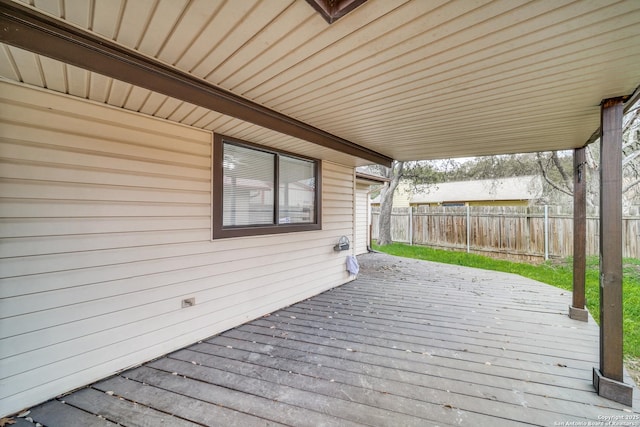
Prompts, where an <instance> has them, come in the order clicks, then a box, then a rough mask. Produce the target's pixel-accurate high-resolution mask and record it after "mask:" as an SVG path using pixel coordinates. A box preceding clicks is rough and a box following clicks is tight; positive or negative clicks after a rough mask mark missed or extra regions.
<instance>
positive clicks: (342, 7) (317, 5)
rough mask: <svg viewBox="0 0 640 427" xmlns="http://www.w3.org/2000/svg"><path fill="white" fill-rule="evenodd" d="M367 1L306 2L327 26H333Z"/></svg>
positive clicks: (333, 0) (326, 0)
mask: <svg viewBox="0 0 640 427" xmlns="http://www.w3.org/2000/svg"><path fill="white" fill-rule="evenodd" d="M366 1H367V0H307V3H309V4H310V5H311V7H313V8H314V9H315V10H316V12H318V13H319V14H320V16H322V17H323V18H324V20H325V21H327V23H329V24H333V23H334V22H336V21H337V20H338V19H340V18H342V17H343V16H345V15H346V14H347V13H349V12H351V11H352V10H354V9H355V8H356V7H358V6H360V5H361V4H363V3H365V2H366Z"/></svg>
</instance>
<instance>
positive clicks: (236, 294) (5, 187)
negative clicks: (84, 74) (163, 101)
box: [0, 82, 354, 415]
mask: <svg viewBox="0 0 640 427" xmlns="http://www.w3.org/2000/svg"><path fill="white" fill-rule="evenodd" d="M211 147H212V134H211V133H210V132H208V131H203V130H199V129H195V128H190V127H187V126H184V125H177V124H173V123H170V122H167V121H163V120H159V119H155V118H150V117H147V116H145V115H143V114H139V113H132V112H127V111H124V110H119V109H116V108H113V107H108V106H104V105H100V104H97V103H94V102H89V101H84V100H80V99H78V98H73V97H70V96H66V95H60V94H54V93H52V92H47V91H44V90H40V89H34V88H30V87H27V86H22V85H17V84H11V83H7V82H0V162H1V164H0V197H1V200H0V274H1V279H0V376H1V378H0V415H5V414H9V413H11V412H15V411H18V410H20V409H22V408H24V407H28V406H30V405H33V404H35V403H38V402H41V401H43V400H46V399H48V398H51V397H54V396H56V395H58V394H60V393H63V392H66V391H69V390H71V389H73V388H76V387H79V386H82V385H84V384H87V383H89V382H91V381H93V380H96V379H99V378H102V377H105V376H107V375H110V374H112V373H114V372H116V371H118V370H121V369H124V368H126V367H129V366H132V365H135V364H139V363H141V362H144V361H146V360H149V359H151V358H154V357H157V356H159V355H162V354H164V353H167V352H170V351H172V350H175V349H177V348H180V347H182V346H185V345H188V344H190V343H193V342H195V341H198V340H200V339H203V338H205V337H208V336H210V335H213V334H215V333H218V332H221V331H224V330H226V329H228V328H230V327H233V326H236V325H238V324H240V323H243V322H245V321H247V320H249V319H253V318H255V317H258V316H261V315H264V314H266V313H269V312H271V311H274V310H276V309H278V308H280V307H283V306H286V305H288V304H291V303H293V302H296V301H299V300H301V299H304V298H307V297H309V296H311V295H314V294H317V293H319V292H322V291H324V290H326V289H329V288H331V287H334V286H337V285H340V284H342V283H344V282H346V281H348V280H349V276H348V274H347V273H346V270H345V256H346V255H347V254H346V253H344V252H343V253H336V252H334V251H333V250H332V247H333V245H335V244H336V242H337V240H338V238H339V237H340V236H341V235H347V236H348V237H349V238H350V239H352V238H353V218H354V214H353V197H354V194H353V192H354V183H353V168H351V167H346V166H341V165H338V164H335V163H330V162H323V163H322V165H323V166H322V177H323V194H322V202H323V230H321V231H313V232H304V233H289V234H281V235H272V236H258V237H247V238H236V239H223V240H215V241H212V240H211V166H210V165H211ZM301 154H304V153H301ZM189 297H195V300H196V305H195V306H193V307H190V308H186V309H183V308H181V301H182V299H184V298H189Z"/></svg>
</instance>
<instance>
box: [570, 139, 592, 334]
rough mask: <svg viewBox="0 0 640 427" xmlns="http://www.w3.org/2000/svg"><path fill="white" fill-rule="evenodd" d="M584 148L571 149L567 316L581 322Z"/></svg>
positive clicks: (584, 237)
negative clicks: (570, 281)
mask: <svg viewBox="0 0 640 427" xmlns="http://www.w3.org/2000/svg"><path fill="white" fill-rule="evenodd" d="M585 152H586V148H585V147H581V148H576V149H575V150H573V298H572V305H571V307H570V309H569V317H571V318H572V319H576V320H581V321H583V322H586V321H588V319H589V316H588V314H587V310H585V308H584V305H585V287H584V286H585V274H586V273H585V272H586V253H587V168H586V154H585Z"/></svg>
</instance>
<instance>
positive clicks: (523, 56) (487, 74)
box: [0, 0, 640, 165]
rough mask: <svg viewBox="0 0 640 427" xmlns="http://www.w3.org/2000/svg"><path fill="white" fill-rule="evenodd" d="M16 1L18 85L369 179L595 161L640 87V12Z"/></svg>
mask: <svg viewBox="0 0 640 427" xmlns="http://www.w3.org/2000/svg"><path fill="white" fill-rule="evenodd" d="M357 3H360V2H357ZM0 5H1V9H0V10H1V12H2V13H1V14H0V17H1V18H2V24H3V27H4V29H5V31H2V32H1V34H0V41H2V42H3V43H2V44H0V76H2V77H4V78H7V79H11V80H16V81H22V82H25V83H28V84H32V85H37V86H41V87H46V88H49V89H51V90H55V91H60V92H65V93H69V94H71V95H74V96H79V97H82V98H88V99H91V100H93V101H97V102H104V103H108V104H111V105H115V106H118V107H122V108H126V109H130V110H135V111H140V112H142V113H144V114H149V115H153V116H157V117H161V118H166V119H168V120H172V121H175V122H180V123H185V124H188V125H191V126H196V127H200V128H205V129H211V130H214V131H216V132H219V133H224V134H227V135H229V136H232V137H236V138H245V139H250V140H251V141H253V142H256V143H261V144H265V145H270V146H274V147H278V148H281V149H285V150H288V151H304V152H305V153H307V154H308V155H311V156H315V157H318V158H323V159H335V158H337V157H336V156H337V154H339V153H340V152H346V153H347V154H348V156H350V157H348V158H350V159H351V160H350V161H351V162H352V163H353V164H354V165H362V164H367V163H372V162H378V163H387V162H388V161H390V159H398V160H416V159H435V158H446V157H457V156H476V155H489V154H500V153H514V152H532V151H543V150H552V149H553V150H558V149H571V148H576V147H580V146H583V145H584V144H585V142H586V141H587V140H589V137H590V136H591V135H592V134H593V133H594V131H595V130H596V129H597V128H598V126H599V124H600V122H599V116H600V108H599V104H600V102H601V100H603V99H606V98H613V97H620V96H622V97H626V96H630V95H632V94H633V93H634V91H635V89H636V87H637V86H638V84H640V49H638V46H640V25H638V22H640V3H638V2H637V1H635V0H625V1H619V2H611V1H609V0H600V1H593V2H585V1H568V0H562V1H541V2H540V1H524V0H523V1H518V0H509V1H489V0H481V1H472V2H470V1H453V2H451V1H444V0H434V1H416V0H413V1H411V0H385V1H367V2H364V3H363V4H361V5H359V6H358V7H357V8H355V9H354V10H352V11H350V12H349V13H348V14H346V15H345V16H342V17H340V19H339V20H337V21H335V22H333V23H332V24H329V23H328V22H327V21H326V20H325V19H324V18H323V17H322V16H321V15H320V14H318V13H317V11H316V9H314V8H313V7H312V6H311V5H310V4H308V3H307V2H305V1H302V0H286V1H277V2H274V1H260V0H243V1H242V2H234V1H223V0H216V1H213V0H206V1H205V0H203V1H198V0H193V1H188V0H172V1H165V0H140V1H125V0H114V1H101V0H60V1H34V0H23V1H11V0H2V1H1V2H0ZM40 14H42V15H40ZM34 16H37V17H39V18H38V19H41V18H42V19H44V21H38V23H35V22H36V21H37V20H36V19H34V18H33V17H34ZM25 17H26V18H25ZM42 22H45V24H43V23H42ZM62 28H63V29H64V30H65V31H72V32H73V31H76V30H77V31H76V32H75V33H73V34H72V35H69V34H70V33H69V32H66V33H64V34H63V32H62V31H61V29H62ZM30 31H34V33H33V34H36V33H37V34H40V35H39V36H38V38H35V39H34V37H32V36H33V34H31V33H29V32H30ZM27 33H29V35H28V36H26V37H25V39H26V41H25V40H20V37H21V36H24V35H25V34H27ZM41 37H44V38H41ZM29 41H31V42H29ZM69 46H74V49H80V50H69V49H68V48H69ZM82 49H84V50H82ZM109 49H112V50H109ZM65 50H66V54H65ZM32 52H35V53H32ZM78 52H84V53H83V54H78ZM114 52H118V53H117V54H114ZM96 55H97V56H96ZM100 55H102V56H100ZM98 56H100V57H101V58H102V59H101V60H97V59H96V58H97V57H98ZM134 57H135V58H136V60H135V61H134V60H133V59H132V58H134ZM52 58H53V59H52ZM156 66H158V67H159V70H160V72H159V73H158V74H157V76H162V77H167V76H170V75H173V76H174V77H175V76H178V77H180V79H182V80H183V82H186V83H185V85H183V86H180V87H177V88H174V89H171V88H169V87H168V85H166V84H164V85H159V86H157V87H156V86H154V85H153V84H151V83H152V82H153V80H154V79H151V78H147V79H145V78H144V77H141V76H144V75H145V73H146V74H147V75H150V74H149V73H150V70H151V69H152V68H153V67H156ZM128 67H133V68H131V69H137V71H139V73H136V72H131V69H130V68H128ZM192 90H193V92H194V93H195V94H196V95H194V96H191V95H193V94H191V95H189V93H190V91H192ZM197 94H200V95H202V96H197ZM216 96H217V97H218V98H217V99H218V101H216V102H213V101H211V100H212V99H213V98H215V97H216ZM223 98H224V99H223ZM223 101H224V102H223ZM229 102H230V103H229ZM247 115H249V116H250V119H249V120H248V119H247V117H248V116H247ZM251 118H255V119H254V120H251ZM309 141H311V142H313V143H310V142H309ZM340 158H341V159H342V160H343V161H344V154H342V157H340Z"/></svg>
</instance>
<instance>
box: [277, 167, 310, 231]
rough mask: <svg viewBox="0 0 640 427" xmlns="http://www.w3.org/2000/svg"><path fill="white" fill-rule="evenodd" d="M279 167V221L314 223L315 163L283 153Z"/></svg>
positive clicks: (283, 222)
mask: <svg viewBox="0 0 640 427" xmlns="http://www.w3.org/2000/svg"><path fill="white" fill-rule="evenodd" d="M279 168H280V176H279V183H280V185H279V186H280V191H279V194H278V200H279V208H280V218H279V223H280V224H300V223H314V222H315V220H316V219H315V203H316V178H315V163H314V162H311V161H308V160H302V159H297V158H294V157H289V156H283V155H281V156H280V162H279Z"/></svg>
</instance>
